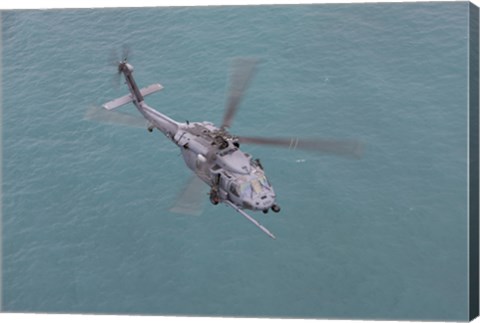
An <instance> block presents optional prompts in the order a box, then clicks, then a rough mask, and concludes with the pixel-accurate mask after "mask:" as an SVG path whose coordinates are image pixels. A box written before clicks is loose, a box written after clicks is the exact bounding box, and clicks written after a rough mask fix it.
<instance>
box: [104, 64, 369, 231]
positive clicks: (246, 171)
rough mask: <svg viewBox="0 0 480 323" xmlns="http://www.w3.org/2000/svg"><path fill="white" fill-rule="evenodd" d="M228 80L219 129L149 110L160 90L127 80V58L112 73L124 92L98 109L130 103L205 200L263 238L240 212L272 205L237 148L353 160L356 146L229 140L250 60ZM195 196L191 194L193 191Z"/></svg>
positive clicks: (253, 161)
mask: <svg viewBox="0 0 480 323" xmlns="http://www.w3.org/2000/svg"><path fill="white" fill-rule="evenodd" d="M235 63H236V64H234V68H233V72H232V75H231V79H230V90H229V94H228V97H227V103H226V108H225V113H224V116H223V120H222V123H221V125H220V127H217V126H215V125H214V124H213V123H211V122H208V121H203V122H189V121H186V122H178V121H175V120H173V119H171V118H169V117H168V116H166V115H165V114H163V113H161V112H159V111H157V110H155V109H153V108H151V107H150V106H148V105H147V103H146V102H145V97H146V96H147V95H150V94H152V93H155V92H158V91H161V90H162V89H163V86H162V85H161V84H158V83H157V84H152V85H150V86H147V87H145V88H142V89H140V88H139V87H138V86H137V83H136V82H135V79H134V77H133V70H134V69H133V66H132V65H131V64H130V63H129V62H128V61H127V57H126V55H125V58H124V59H122V60H120V61H118V62H117V69H118V74H119V76H121V74H123V76H124V78H125V83H126V84H127V86H128V89H129V92H130V93H129V94H127V95H125V96H122V97H120V98H117V99H115V100H112V101H109V102H107V103H105V104H103V105H102V107H103V108H104V109H106V110H108V111H112V110H114V109H117V108H118V107H120V106H123V105H126V104H129V103H133V105H134V106H135V107H136V108H137V110H138V111H139V112H140V114H141V115H142V116H143V117H144V118H145V119H146V120H147V123H146V125H145V126H146V127H147V129H148V131H149V132H152V131H153V130H154V129H157V130H159V131H160V132H161V133H163V134H164V135H165V136H166V137H167V138H168V139H169V140H170V141H172V142H173V143H174V144H175V145H177V146H178V147H179V148H180V151H181V154H182V156H183V159H184V161H185V164H186V165H187V167H188V168H190V170H191V171H192V172H193V173H194V174H195V175H196V177H197V178H198V179H200V180H201V181H202V182H203V183H205V184H207V185H208V186H209V187H210V192H209V194H208V195H209V199H210V202H211V203H212V204H214V205H217V204H219V203H223V204H225V205H227V206H230V207H231V208H233V209H234V210H235V211H237V212H238V213H240V214H242V215H243V216H244V217H245V218H247V219H248V220H249V221H251V222H252V223H253V224H255V225H256V226H257V227H258V228H259V229H260V230H262V231H263V232H264V233H266V234H267V235H268V236H269V237H271V238H273V239H275V238H276V237H275V235H274V234H273V233H271V232H270V231H269V230H268V229H267V228H265V227H264V226H263V225H261V224H260V223H259V222H258V221H257V220H255V219H254V218H253V217H252V216H250V215H249V214H248V213H247V212H246V211H245V210H251V211H262V212H263V213H267V212H268V211H269V210H272V211H273V212H275V213H278V212H280V206H279V205H278V204H277V203H276V195H275V191H274V189H273V187H272V185H271V184H270V182H269V180H268V179H267V176H266V175H265V170H264V167H263V165H262V163H261V162H260V160H259V159H258V158H253V157H252V156H251V155H250V154H248V153H246V152H244V151H242V150H241V149H240V144H260V145H271V146H280V147H288V148H292V149H297V148H298V149H307V150H313V151H317V152H322V153H330V154H335V155H340V156H343V157H347V158H359V157H360V156H361V153H362V144H361V143H359V142H357V141H354V140H320V139H316V140H299V139H283V138H260V137H243V136H234V135H232V134H230V133H229V132H228V129H229V128H230V127H231V125H232V122H233V119H234V116H235V113H236V111H237V110H238V107H239V104H240V102H241V100H242V97H243V95H244V92H245V90H246V88H247V87H248V84H249V82H250V80H251V78H252V76H253V74H254V72H255V67H256V65H257V60H256V59H251V58H239V59H236V60H235ZM193 194H195V193H193Z"/></svg>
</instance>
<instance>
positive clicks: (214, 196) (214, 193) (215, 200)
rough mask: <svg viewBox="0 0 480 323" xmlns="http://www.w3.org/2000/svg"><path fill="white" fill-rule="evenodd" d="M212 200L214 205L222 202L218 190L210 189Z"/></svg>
mask: <svg viewBox="0 0 480 323" xmlns="http://www.w3.org/2000/svg"><path fill="white" fill-rule="evenodd" d="M210 202H211V203H212V204H213V205H217V204H218V203H219V202H220V198H219V197H218V193H217V191H216V190H211V191H210Z"/></svg>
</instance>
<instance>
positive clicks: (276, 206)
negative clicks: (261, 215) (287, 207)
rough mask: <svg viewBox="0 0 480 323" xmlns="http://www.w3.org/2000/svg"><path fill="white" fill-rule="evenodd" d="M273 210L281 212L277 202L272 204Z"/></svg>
mask: <svg viewBox="0 0 480 323" xmlns="http://www.w3.org/2000/svg"><path fill="white" fill-rule="evenodd" d="M272 211H273V212H275V213H278V212H280V207H279V206H278V205H277V204H273V205H272Z"/></svg>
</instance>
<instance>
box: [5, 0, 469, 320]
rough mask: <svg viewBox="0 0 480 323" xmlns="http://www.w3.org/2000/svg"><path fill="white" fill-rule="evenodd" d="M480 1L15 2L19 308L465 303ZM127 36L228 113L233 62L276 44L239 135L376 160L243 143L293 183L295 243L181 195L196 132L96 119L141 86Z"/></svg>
mask: <svg viewBox="0 0 480 323" xmlns="http://www.w3.org/2000/svg"><path fill="white" fill-rule="evenodd" d="M467 18H468V4H467V3H466V2H456V3H396V4H393V3H390V4H324V5H301V6H299V5H293V6H250V7H202V8H199V7H197V8H141V9H103V10H102V9H95V10H47V11H34V10H32V11H4V12H2V16H1V26H2V38H3V47H2V65H3V77H2V86H3V102H2V108H3V109H2V114H3V123H2V131H3V133H2V136H3V142H2V145H3V155H2V156H3V170H2V171H3V179H2V184H3V187H2V190H3V196H2V203H3V209H2V229H3V231H2V239H3V240H2V244H3V251H2V252H3V254H2V265H3V268H2V275H3V278H2V288H3V290H2V302H3V303H2V310H3V311H8V312H68V313H71V312H74V313H122V314H164V315H165V314H167V315H200V316H204V315H208V316H248V317H255V316H256V317H265V316H269V317H321V318H362V319H378V318H380V319H409V320H457V321H458V320H466V319H467V318H468V277H467V273H468V263H467V261H468V257H467V224H468V223H467V135H468V134H467V85H468V84H467V75H468V70H467V48H468V47H467V46H468V29H467V27H468V25H467ZM124 44H128V46H129V47H130V48H131V51H132V55H131V57H130V62H131V63H132V64H133V65H134V66H135V77H136V80H137V82H138V84H139V85H140V86H146V85H149V84H151V83H155V82H160V83H162V84H163V85H164V87H165V89H164V90H163V91H162V92H161V93H159V94H155V95H152V96H149V97H147V102H148V103H149V104H150V105H151V106H152V107H155V108H156V109H158V110H160V111H162V112H163V113H165V114H167V115H169V116H170V117H172V118H173V119H176V120H179V121H183V120H187V119H188V120H190V121H204V120H208V121H212V122H215V123H217V124H218V123H219V122H220V121H221V118H222V115H223V109H224V101H225V92H226V89H227V82H228V71H229V64H230V62H231V59H232V58H233V57H239V56H240V57H256V58H259V59H260V60H261V63H260V65H259V70H258V73H257V75H256V76H255V79H254V80H253V81H252V83H251V86H250V88H249V90H248V93H247V95H246V97H245V99H244V101H243V102H242V106H241V109H240V111H239V112H238V114H237V117H236V119H235V122H234V124H233V127H232V129H231V132H232V133H234V134H239V135H242V134H243V135H249V136H253V135H258V136H281V137H289V136H298V137H307V138H308V137H327V138H353V139H357V140H361V141H362V142H363V143H365V147H366V149H365V153H364V156H363V158H362V159H361V160H348V159H342V158H339V157H335V156H325V155H318V154H314V153H311V152H304V151H298V150H296V151H292V150H286V149H280V148H266V147H259V146H253V145H252V146H247V145H244V146H242V149H244V150H245V151H248V152H250V153H251V154H253V155H254V156H255V157H258V158H261V160H262V162H263V164H264V166H265V169H266V172H267V175H268V177H269V179H270V181H271V182H272V184H273V185H274V187H275V190H276V193H277V198H278V203H279V204H280V205H281V207H282V211H281V213H279V214H272V213H270V214H269V215H267V216H264V215H263V214H262V213H255V214H252V215H253V216H254V217H255V218H257V219H258V220H259V221H260V222H261V223H263V224H264V225H265V226H266V227H267V228H269V229H270V230H271V231H272V232H274V233H275V235H276V236H277V240H272V239H270V238H268V237H267V236H266V235H264V234H263V233H262V232H261V231H259V230H258V229H257V228H255V227H254V226H253V225H252V224H251V223H249V222H248V221H246V220H245V219H244V218H243V217H241V216H240V215H239V214H237V213H236V212H235V211H234V210H232V209H230V208H228V207H226V206H222V205H219V206H213V205H211V204H209V203H208V202H206V203H205V206H204V209H203V212H202V215H201V216H199V217H192V216H190V217H189V216H179V215H176V214H173V213H170V212H169V208H170V207H171V206H172V205H173V203H174V200H175V198H176V196H177V195H178V193H179V192H180V191H181V189H182V187H183V185H184V183H185V182H186V181H187V180H188V178H189V171H188V169H187V168H186V167H185V166H184V164H183V161H182V159H181V156H179V151H178V150H177V149H176V147H175V146H173V145H172V144H171V143H170V142H168V141H167V140H166V139H165V138H164V137H163V136H162V135H161V134H159V133H158V132H154V133H152V134H150V133H148V132H147V131H146V130H143V129H138V128H130V127H123V126H118V125H111V124H102V123H96V122H92V121H88V120H85V119H84V115H85V111H86V110H87V109H88V108H89V107H92V106H99V105H100V104H102V103H104V102H106V101H109V100H111V99H113V98H116V97H118V96H121V95H124V94H125V93H126V92H127V89H126V87H125V86H124V85H123V84H121V86H120V87H115V86H114V77H115V72H116V71H115V67H114V66H112V65H111V64H110V63H109V59H110V58H111V54H112V52H116V53H119V52H120V51H121V48H122V46H123V45H124ZM122 110H123V111H125V112H126V111H130V112H132V113H134V112H135V111H134V107H133V106H126V107H123V108H122ZM205 199H206V198H205Z"/></svg>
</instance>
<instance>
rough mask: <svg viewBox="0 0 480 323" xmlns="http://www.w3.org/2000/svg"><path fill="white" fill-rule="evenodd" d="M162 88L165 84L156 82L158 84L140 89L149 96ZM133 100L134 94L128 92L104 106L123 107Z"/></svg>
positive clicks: (108, 108)
mask: <svg viewBox="0 0 480 323" xmlns="http://www.w3.org/2000/svg"><path fill="white" fill-rule="evenodd" d="M162 89H163V86H162V85H161V84H158V83H156V84H152V85H150V86H147V87H144V88H143V89H141V90H140V93H142V95H143V96H147V95H149V94H152V93H155V92H158V91H161V90H162ZM132 101H133V96H132V94H127V95H125V96H122V97H120V98H118V99H115V100H112V101H110V102H107V103H105V104H103V105H102V107H104V108H105V109H107V110H113V109H116V108H118V107H121V106H122V105H125V104H127V103H130V102H132Z"/></svg>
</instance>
